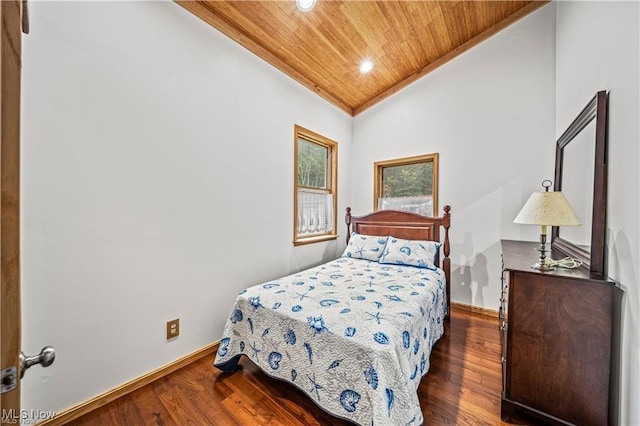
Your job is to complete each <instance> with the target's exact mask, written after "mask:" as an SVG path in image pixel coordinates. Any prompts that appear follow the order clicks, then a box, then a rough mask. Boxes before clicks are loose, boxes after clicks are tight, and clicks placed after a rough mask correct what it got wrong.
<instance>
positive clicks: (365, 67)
mask: <svg viewBox="0 0 640 426" xmlns="http://www.w3.org/2000/svg"><path fill="white" fill-rule="evenodd" d="M372 69H373V62H371V61H370V60H369V59H365V60H364V61H362V63H361V64H360V72H361V73H362V74H366V73H368V72H369V71H371V70H372Z"/></svg>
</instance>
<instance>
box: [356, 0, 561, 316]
mask: <svg viewBox="0 0 640 426" xmlns="http://www.w3.org/2000/svg"><path fill="white" fill-rule="evenodd" d="M554 28H555V5H554V4H549V5H547V6H544V7H542V8H541V9H539V10H538V11H536V12H534V13H533V14H531V15H529V16H527V17H525V18H524V19H522V20H521V21H519V22H517V23H515V24H513V25H512V26H510V27H508V28H506V29H505V30H503V31H501V32H500V33H498V34H497V35H495V36H493V37H492V38H490V39H488V40H487V41H485V42H483V43H482V44H480V45H478V46H476V47H474V48H473V49H471V50H470V51H468V52H466V53H464V54H463V55H461V56H459V57H458V58H456V59H454V60H453V61H451V62H449V63H448V64H446V65H445V66H443V67H441V68H439V69H437V70H436V71H434V72H432V73H431V74H429V75H427V76H426V77H424V78H422V79H421V80H419V81H417V82H415V83H413V84H412V85H410V86H408V87H407V88H405V89H404V90H402V91H401V92H399V93H397V94H396V95H394V96H393V97H391V98H389V99H387V100H385V101H384V102H382V103H380V104H378V105H376V106H375V107H373V108H371V109H370V110H368V111H365V112H364V113H362V114H361V115H359V116H357V117H356V118H355V120H354V136H353V153H354V155H353V156H352V169H351V170H352V171H351V175H352V176H353V179H352V190H351V195H352V197H351V200H352V203H351V204H352V207H353V212H354V213H355V214H361V213H365V212H368V211H370V210H371V208H372V206H373V163H374V162H375V161H380V160H387V159H392V158H399V157H406V156H411V155H418V154H427V153H432V152H438V153H440V160H439V161H440V172H439V182H440V183H439V204H440V206H439V209H440V210H442V207H443V206H444V205H445V204H450V205H451V206H452V226H451V242H452V246H451V256H452V264H453V265H452V291H451V293H452V294H451V298H452V300H454V301H458V302H462V303H466V304H473V305H476V306H482V307H487V308H492V309H497V308H498V304H499V300H498V299H499V297H500V296H499V295H500V270H501V264H500V252H501V250H500V239H501V238H504V239H508V238H510V239H529V240H536V239H537V238H539V237H538V235H539V229H537V228H536V227H529V226H523V225H515V224H514V223H513V219H514V218H515V216H516V215H517V213H518V212H519V210H520V208H521V207H522V206H523V204H524V202H525V201H526V200H527V198H528V197H529V195H530V194H531V192H532V191H538V190H542V187H541V186H540V183H541V182H542V181H543V180H544V179H553V157H554V141H555V137H554V136H555V134H554V130H555V125H554V123H555V121H554V120H555V110H554V104H555V102H554V97H555V86H554V79H555V76H554V60H555V54H554V52H555V50H554V41H555V40H554ZM549 159H551V160H549ZM534 258H535V254H534V253H532V262H533V261H534V260H535V259H534Z"/></svg>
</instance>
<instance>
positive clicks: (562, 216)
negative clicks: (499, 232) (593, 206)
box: [513, 180, 582, 271]
mask: <svg viewBox="0 0 640 426" xmlns="http://www.w3.org/2000/svg"><path fill="white" fill-rule="evenodd" d="M542 187H543V188H544V189H545V190H544V192H534V193H533V194H531V196H530V197H529V199H528V200H527V202H526V203H525V204H524V206H523V207H522V210H520V213H518V216H516V218H515V219H514V221H513V222H514V223H521V224H524V225H540V248H539V249H538V250H539V251H540V259H539V260H538V262H536V263H534V264H533V265H531V267H532V268H534V269H538V270H540V271H551V270H553V269H555V266H552V265H549V264H548V262H547V254H546V253H547V226H579V225H582V224H581V223H580V220H579V219H578V217H577V216H576V214H575V212H574V211H573V208H571V205H570V204H569V201H567V198H566V197H565V196H564V194H563V193H562V192H560V191H555V192H553V191H552V192H549V188H550V187H551V181H550V180H545V181H543V182H542Z"/></svg>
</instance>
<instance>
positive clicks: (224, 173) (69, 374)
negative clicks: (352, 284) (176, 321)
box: [22, 2, 352, 411]
mask: <svg viewBox="0 0 640 426" xmlns="http://www.w3.org/2000/svg"><path fill="white" fill-rule="evenodd" d="M29 9H30V14H31V34H29V35H28V36H26V37H24V52H23V60H24V63H23V65H24V69H23V85H24V87H23V90H24V92H23V93H24V97H23V138H22V141H23V157H22V179H23V181H22V185H23V186H22V188H23V192H22V214H23V216H22V232H23V234H22V236H23V242H22V247H23V252H22V269H23V276H22V284H23V330H24V333H23V350H24V351H25V352H26V353H29V354H33V353H37V352H39V350H40V348H41V347H42V346H43V345H46V344H52V345H54V346H55V347H56V350H57V359H56V362H55V364H54V365H53V366H52V367H50V368H49V369H41V368H39V367H38V368H33V369H32V370H31V371H29V374H28V376H27V377H26V378H25V380H24V381H23V407H24V408H34V409H39V410H58V411H61V410H63V409H65V408H68V407H70V406H73V405H75V404H77V403H80V402H83V401H85V400H88V399H90V398H91V397H93V396H95V395H97V394H100V393H102V392H104V391H107V390H110V389H112V388H114V387H116V386H117V385H120V384H122V383H124V382H126V381H129V380H131V379H133V378H136V377H138V376H140V375H142V374H144V373H147V372H149V371H151V370H153V369H155V368H157V367H159V366H162V365H164V364H166V363H168V362H171V361H173V360H175V359H177V358H179V357H180V356H183V355H185V354H188V353H191V352H193V351H195V350H197V349H199V348H201V347H203V346H205V345H207V344H209V343H211V342H213V341H214V340H216V339H218V338H219V337H220V335H221V333H222V329H223V326H224V322H225V320H226V318H227V315H228V309H229V306H231V304H232V302H233V300H234V298H235V296H236V294H237V293H238V291H240V289H241V288H243V287H246V286H247V285H252V284H256V283H258V282H260V281H263V280H265V279H268V278H272V277H276V276H280V275H283V274H287V273H289V272H292V271H297V270H299V269H301V268H304V267H307V266H311V265H314V264H317V263H321V262H322V261H326V260H329V259H333V258H335V257H336V256H337V255H338V253H339V252H340V251H341V250H342V249H343V247H344V243H343V242H342V240H343V238H340V240H339V242H331V243H323V244H315V245H312V246H304V247H300V248H294V247H293V245H292V243H291V241H292V232H293V223H292V216H293V199H292V198H293V126H294V124H296V123H297V124H300V125H302V126H304V127H306V128H308V129H311V130H313V131H315V132H318V133H321V134H323V135H325V136H327V137H329V138H331V139H334V140H336V141H338V142H339V144H340V145H339V158H338V161H339V164H340V166H339V167H340V168H339V175H340V181H339V185H338V187H339V201H340V202H339V212H340V217H342V213H341V212H343V211H344V208H345V207H346V202H347V201H348V200H349V197H350V188H351V182H350V178H349V174H350V169H349V167H348V164H349V161H350V158H349V157H350V143H351V137H352V135H351V132H352V119H351V117H349V116H348V115H346V114H345V113H343V112H341V111H339V110H338V109H336V108H335V107H333V106H331V105H329V104H328V103H326V102H325V101H323V100H322V99H321V98H319V97H317V96H316V95H315V94H313V93H312V92H310V91H309V90H307V89H306V88H304V87H302V86H300V85H299V84H298V83H296V82H294V81H293V80H291V79H290V78H288V77H286V76H285V75H283V74H282V73H281V72H279V71H277V70H276V69H274V68H273V67H271V66H270V65H268V64H266V63H265V62H263V61H262V60H260V59H259V58H257V57H255V56H254V55H252V54H250V53H249V52H248V51H246V50H245V49H244V48H242V47H240V46H239V45H238V44H236V43H235V42H233V41H231V40H229V39H228V38H226V37H225V36H223V35H221V34H220V33H218V32H217V31H215V30H214V29H212V28H211V27H209V26H208V25H207V24H205V23H203V22H201V21H200V20H199V19H197V18H195V17H194V16H192V15H191V14H189V13H188V12H186V11H185V10H183V9H182V8H181V7H180V6H178V5H176V4H175V3H173V2H104V3H102V2H67V3H49V2H34V3H32V4H31V5H30V8H29ZM341 222H342V221H341V220H339V226H340V228H339V229H340V232H341V233H342V234H343V235H344V225H343V224H342V223H341ZM175 317H180V319H181V335H180V337H179V338H178V339H177V340H175V341H172V342H169V343H167V342H166V341H165V337H164V327H165V321H167V320H169V319H173V318H175Z"/></svg>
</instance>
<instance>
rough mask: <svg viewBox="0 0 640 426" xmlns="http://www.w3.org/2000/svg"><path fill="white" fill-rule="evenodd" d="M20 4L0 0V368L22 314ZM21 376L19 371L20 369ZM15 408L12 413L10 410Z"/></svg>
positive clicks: (7, 363)
mask: <svg viewBox="0 0 640 426" xmlns="http://www.w3.org/2000/svg"><path fill="white" fill-rule="evenodd" d="M21 6H22V4H21V2H20V0H0V38H1V40H0V92H1V97H0V267H1V269H2V271H1V282H0V292H1V295H0V296H1V298H2V304H1V306H0V332H1V344H0V347H1V350H0V368H2V369H4V368H6V367H11V366H15V367H16V368H17V369H18V370H19V368H20V366H19V359H18V354H19V353H20V339H21V312H20V91H21V67H22V64H21V60H22V33H21V12H22V9H21ZM18 376H19V371H18ZM12 410H13V411H12ZM0 413H1V415H2V421H3V422H7V423H10V422H12V420H14V419H16V417H17V420H18V422H19V416H20V380H19V377H18V380H17V387H16V388H15V389H14V390H12V391H10V392H7V393H4V394H2V397H1V398H0Z"/></svg>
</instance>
